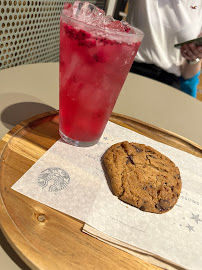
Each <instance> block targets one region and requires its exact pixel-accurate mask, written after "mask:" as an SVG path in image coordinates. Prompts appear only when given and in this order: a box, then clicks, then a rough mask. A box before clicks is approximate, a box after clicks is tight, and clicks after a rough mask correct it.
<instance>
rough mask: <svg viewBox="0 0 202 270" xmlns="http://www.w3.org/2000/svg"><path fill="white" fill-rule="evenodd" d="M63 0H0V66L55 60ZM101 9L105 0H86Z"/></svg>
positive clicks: (56, 58) (57, 58)
mask: <svg viewBox="0 0 202 270" xmlns="http://www.w3.org/2000/svg"><path fill="white" fill-rule="evenodd" d="M65 2H70V3H73V2H74V1H68V0H62V1H51V0H41V1H13V0H10V1H8V0H4V1H1V0H0V11H1V12H0V69H4V68H9V67H13V66H18V65H23V64H28V63H29V64H31V63H37V62H56V61H58V60H59V18H60V12H61V9H62V8H63V5H64V3H65ZM89 2H91V3H93V4H95V5H96V6H98V7H100V8H102V9H104V6H105V1H89Z"/></svg>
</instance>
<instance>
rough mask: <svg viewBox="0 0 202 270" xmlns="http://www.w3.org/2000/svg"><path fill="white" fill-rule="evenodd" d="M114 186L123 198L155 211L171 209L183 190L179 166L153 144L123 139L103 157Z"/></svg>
mask: <svg viewBox="0 0 202 270" xmlns="http://www.w3.org/2000/svg"><path fill="white" fill-rule="evenodd" d="M103 161H104V165H105V167H106V171H107V174H108V176H109V178H110V181H111V187H112V190H113V192H114V195H116V196H117V197H118V198H119V199H120V200H122V201H124V202H126V203H128V204H130V205H133V206H135V207H137V208H139V209H140V210H142V211H146V212H152V213H159V214H161V213H164V212H167V211H169V210H170V209H171V208H172V207H173V206H174V205H175V204H176V202H177V200H178V197H179V195H180V192H181V187H182V183H181V177H180V171H179V169H178V167H176V166H175V164H174V163H173V162H172V161H171V160H170V159H169V158H168V157H166V156H164V155H162V154H161V153H160V152H158V151H157V150H155V149H153V148H152V147H150V146H146V145H144V144H138V143H133V142H132V143H129V142H120V143H117V144H114V145H112V146H111V147H110V148H109V149H108V150H107V151H106V153H105V155H104V157H103Z"/></svg>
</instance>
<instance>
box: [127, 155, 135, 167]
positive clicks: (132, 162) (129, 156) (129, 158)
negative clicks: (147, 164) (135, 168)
mask: <svg viewBox="0 0 202 270" xmlns="http://www.w3.org/2000/svg"><path fill="white" fill-rule="evenodd" d="M129 161H130V163H131V164H133V165H135V162H134V161H133V155H128V156H127V161H126V164H128V162H129Z"/></svg>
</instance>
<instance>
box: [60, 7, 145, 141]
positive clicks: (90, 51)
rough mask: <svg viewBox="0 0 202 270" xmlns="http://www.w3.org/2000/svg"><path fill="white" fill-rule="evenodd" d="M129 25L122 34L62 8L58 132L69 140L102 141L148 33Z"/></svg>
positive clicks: (65, 139) (64, 138)
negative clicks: (71, 15)
mask: <svg viewBox="0 0 202 270" xmlns="http://www.w3.org/2000/svg"><path fill="white" fill-rule="evenodd" d="M114 24H116V22H113V27H114ZM117 25H118V23H117ZM118 27H119V26H118ZM124 27H125V30H124V32H123V29H122V32H120V31H119V29H118V30H114V29H110V27H105V28H103V27H99V26H92V25H88V24H87V23H86V22H81V21H79V20H78V19H75V18H72V17H69V16H68V15H67V14H66V12H65V10H63V11H62V13H61V18H60V78H59V81H60V98H59V100H60V101H59V119H60V120H59V132H60V136H61V137H62V139H63V140H64V141H65V142H67V143H70V144H72V145H75V146H91V145H94V144H96V143H97V142H98V141H99V139H100V137H101V135H102V133H103V131H104V128H105V126H106V124H107V122H108V120H109V117H110V115H111V112H112V110H113V108H114V105H115V103H116V100H117V98H118V96H119V93H120V91H121V89H122V86H123V84H124V82H125V79H126V77H127V75H128V72H129V70H130V68H131V65H132V63H133V61H134V58H135V55H136V53H137V50H138V48H139V46H140V44H141V41H142V39H143V36H144V34H143V32H141V31H140V30H139V29H136V28H133V27H131V26H128V25H126V26H124Z"/></svg>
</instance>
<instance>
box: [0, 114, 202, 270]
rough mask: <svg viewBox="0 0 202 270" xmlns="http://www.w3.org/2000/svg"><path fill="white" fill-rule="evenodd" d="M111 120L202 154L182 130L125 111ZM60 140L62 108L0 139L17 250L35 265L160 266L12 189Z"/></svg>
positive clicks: (8, 230) (2, 191)
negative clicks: (87, 231)
mask: <svg viewBox="0 0 202 270" xmlns="http://www.w3.org/2000/svg"><path fill="white" fill-rule="evenodd" d="M110 120H111V121H113V122H114V123H117V124H120V125H122V126H125V127H127V128H130V129H131V130H134V131H136V132H139V133H141V134H143V135H145V136H147V137H150V138H152V139H155V140H157V141H160V142H163V143H165V144H168V145H172V146H174V147H176V148H178V149H181V150H184V151H186V152H189V153H191V154H193V155H196V156H198V157H202V147H200V146H198V145H196V144H194V143H192V142H191V141H189V140H186V139H185V138H182V137H180V136H177V135H176V134H173V133H171V132H168V131H165V130H162V129H160V128H156V127H154V126H151V125H148V124H146V123H143V122H141V121H138V120H136V119H132V118H128V117H126V116H123V115H118V114H112V116H111V118H110ZM59 138H60V137H59V134H58V112H57V111H51V112H47V113H45V114H41V115H37V116H35V117H32V118H31V119H28V120H26V121H24V122H22V123H20V124H19V125H17V126H16V127H14V128H13V129H12V130H11V131H10V132H9V133H8V134H6V135H5V136H4V137H3V138H2V140H1V141H0V152H1V156H0V223H1V229H2V231H3V233H4V235H5V236H6V238H7V240H8V241H9V243H10V244H11V246H12V247H13V248H14V250H15V251H16V252H17V253H18V254H19V255H20V257H21V258H22V259H23V260H24V261H25V263H26V264H27V265H28V266H29V267H31V268H32V269H40V270H41V269H42V270H43V269H44V270H45V269H49V270H52V269H54V270H55V269H58V270H59V269H62V270H64V269H96V270H97V269H98V270H99V269H113V270H114V269H125V270H127V269H137V270H144V269H150V270H152V269H159V268H158V267H156V266H153V265H151V264H149V263H146V262H144V261H142V260H140V259H138V258H136V257H134V256H132V255H130V254H128V253H126V252H124V251H121V250H119V249H116V248H114V247H112V246H110V245H108V244H105V243H103V242H101V241H98V240H97V239H95V238H93V237H90V236H88V235H87V234H84V233H83V232H81V229H82V227H83V222H81V221H79V220H76V219H74V218H72V217H70V216H68V215H65V214H63V213H61V212H58V211H56V210H54V209H52V208H50V207H47V206H45V205H43V204H41V203H39V202H37V201H34V200H32V199H30V198H28V197H26V196H24V195H21V194H20V193H18V192H15V191H14V190H12V189H11V186H12V185H13V184H14V183H15V182H16V181H18V179H19V178H20V177H21V176H22V175H23V174H24V173H25V172H26V171H27V170H28V169H29V168H30V167H31V166H32V165H33V164H34V163H35V162H36V161H37V160H38V159H39V158H40V157H41V156H42V155H43V154H44V153H45V152H46V151H47V150H48V149H49V148H50V147H51V146H52V145H53V144H54V143H55V142H56V141H57V140H58V139H59ZM27 184H28V185H29V183H27Z"/></svg>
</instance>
